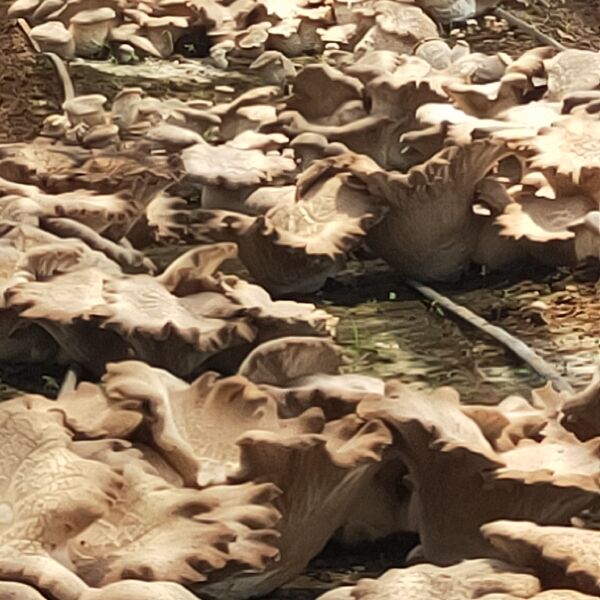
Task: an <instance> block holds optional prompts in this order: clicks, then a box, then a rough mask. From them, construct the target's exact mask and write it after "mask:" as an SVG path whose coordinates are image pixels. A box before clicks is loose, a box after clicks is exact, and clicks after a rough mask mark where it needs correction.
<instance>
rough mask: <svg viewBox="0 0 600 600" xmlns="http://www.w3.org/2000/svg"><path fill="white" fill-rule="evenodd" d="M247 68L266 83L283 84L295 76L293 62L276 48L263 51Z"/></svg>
mask: <svg viewBox="0 0 600 600" xmlns="http://www.w3.org/2000/svg"><path fill="white" fill-rule="evenodd" d="M249 68H250V69H251V70H253V71H254V72H255V73H256V74H257V75H258V76H259V77H260V78H261V79H262V80H263V81H264V83H266V84H267V85H278V86H285V85H286V84H287V83H288V82H291V81H293V80H294V79H295V77H296V68H295V67H294V63H293V62H292V61H291V60H290V59H289V58H287V57H286V56H285V55H284V54H282V53H281V52H278V51H277V50H267V51H266V52H263V53H262V54H261V55H260V56H259V57H258V58H257V59H256V60H255V61H254V62H253V63H252V64H251V65H250V67H249Z"/></svg>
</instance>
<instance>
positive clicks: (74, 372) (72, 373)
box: [57, 365, 81, 398]
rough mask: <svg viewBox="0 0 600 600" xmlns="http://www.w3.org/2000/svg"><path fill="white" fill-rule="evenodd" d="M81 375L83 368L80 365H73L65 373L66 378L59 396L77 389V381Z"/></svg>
mask: <svg viewBox="0 0 600 600" xmlns="http://www.w3.org/2000/svg"><path fill="white" fill-rule="evenodd" d="M80 376H81V369H80V368H79V366H78V365H71V366H70V367H69V369H68V370H67V372H66V374H65V378H64V379H63V382H62V385H61V386H60V390H59V391H58V396H57V398H60V397H61V396H64V395H65V394H69V393H70V392H73V391H75V388H76V387H77V381H78V380H79V377H80Z"/></svg>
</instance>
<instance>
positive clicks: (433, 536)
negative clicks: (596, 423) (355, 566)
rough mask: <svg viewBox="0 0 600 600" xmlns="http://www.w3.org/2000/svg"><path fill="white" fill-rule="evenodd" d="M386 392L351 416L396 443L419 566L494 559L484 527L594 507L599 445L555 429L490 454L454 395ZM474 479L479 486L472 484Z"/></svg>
mask: <svg viewBox="0 0 600 600" xmlns="http://www.w3.org/2000/svg"><path fill="white" fill-rule="evenodd" d="M387 386H388V387H387V388H386V396H385V399H383V400H382V399H381V398H372V399H369V400H363V401H362V402H361V403H360V404H359V406H358V409H357V412H358V414H359V415H361V416H362V417H363V418H370V419H373V418H381V419H383V420H384V421H385V422H386V423H388V424H389V425H390V426H391V427H392V428H393V429H395V430H396V432H397V434H398V435H399V436H400V439H401V440H402V444H401V455H400V457H399V458H400V459H401V460H402V461H403V462H404V463H405V464H406V466H407V467H408V470H409V478H410V480H411V481H412V484H413V485H412V487H413V502H414V504H413V508H414V510H415V511H416V512H415V514H416V518H417V526H418V532H419V537H420V540H421V544H422V550H423V554H424V557H425V558H426V560H428V561H432V562H435V563H436V564H441V565H448V564H453V563H455V562H457V561H459V560H462V559H465V558H475V557H489V558H497V557H498V554H499V553H498V552H497V551H496V550H495V549H493V548H492V547H491V546H490V545H489V544H488V542H486V540H485V539H484V537H483V536H482V535H481V533H480V532H479V527H480V526H481V525H483V524H484V523H487V522H490V521H493V520H496V519H502V518H504V519H511V518H512V519H523V520H527V519H530V520H531V519H535V521H536V522H538V523H540V524H543V525H567V524H568V523H569V520H570V519H571V518H572V517H574V516H576V515H577V514H579V513H580V512H581V511H583V510H586V509H590V508H592V507H595V506H596V505H597V503H598V498H599V496H598V490H599V489H600V488H598V482H597V480H596V475H595V473H596V471H597V458H596V456H597V455H596V454H595V453H596V452H597V447H598V441H595V442H594V444H589V445H584V444H581V443H578V442H577V440H576V439H575V438H574V436H569V434H567V433H566V432H565V431H564V430H562V431H560V428H559V429H558V430H557V432H556V435H553V436H552V437H547V438H545V439H543V440H542V441H541V442H536V441H534V440H523V441H522V442H520V443H519V444H517V446H516V447H515V448H514V449H512V450H509V451H507V452H501V453H497V452H495V451H494V450H493V449H492V447H491V445H490V443H489V442H488V440H487V439H486V438H485V436H484V435H483V432H482V431H481V429H480V428H479V426H478V425H477V424H476V423H475V422H474V421H473V420H472V419H471V418H469V417H468V416H467V414H465V412H464V411H463V410H462V409H461V407H460V404H459V397H458V394H457V393H456V392H455V391H454V390H452V389H450V388H442V389H440V390H437V391H436V392H434V393H432V394H431V395H428V396H425V395H423V393H422V392H416V391H413V390H410V389H408V388H407V387H406V386H405V385H402V384H399V383H396V382H395V383H388V384H387ZM434 465H435V466H434ZM481 478H483V480H484V481H485V485H483V487H482V486H481V483H476V482H478V481H479V482H481ZM445 485H448V486H449V488H448V489H452V496H451V497H452V503H451V505H450V504H449V503H448V502H447V500H448V496H445V495H440V494H439V490H440V487H441V486H445ZM473 486H475V487H473ZM475 488H476V491H475ZM503 498H504V499H503ZM508 498H510V499H512V500H511V501H508V500H507V499H508ZM515 498H518V502H515V501H514V499H515ZM542 498H543V507H544V508H543V510H542V511H540V506H542V504H540V503H541V502H542V500H541V499H542ZM440 502H441V503H443V507H442V505H441V504H440ZM451 507H454V508H451ZM453 511H456V512H455V513H454V514H453Z"/></svg>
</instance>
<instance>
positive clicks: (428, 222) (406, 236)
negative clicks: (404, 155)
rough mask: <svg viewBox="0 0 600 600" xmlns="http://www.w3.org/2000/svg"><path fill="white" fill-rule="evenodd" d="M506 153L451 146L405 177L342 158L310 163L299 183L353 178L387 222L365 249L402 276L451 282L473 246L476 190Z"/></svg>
mask: <svg viewBox="0 0 600 600" xmlns="http://www.w3.org/2000/svg"><path fill="white" fill-rule="evenodd" d="M505 153H506V151H505V150H504V149H502V148H501V147H500V146H499V145H496V144H494V143H489V142H487V141H478V142H474V143H469V144H467V145H461V146H453V147H449V148H446V149H444V150H442V151H441V152H439V153H437V154H436V155H434V156H433V157H432V158H430V159H429V160H428V161H426V162H425V163H424V164H422V165H419V166H417V167H413V168H412V169H410V170H409V171H408V173H406V174H405V173H399V172H396V171H385V170H383V169H381V168H380V167H379V165H377V164H376V163H374V162H373V161H371V160H369V159H368V157H365V156H358V155H348V154H346V155H341V156H338V157H334V158H331V159H324V160H321V161H318V162H317V163H314V164H313V166H312V167H311V168H309V169H308V170H307V171H306V172H305V174H304V175H303V178H305V177H306V178H307V179H309V177H308V174H309V173H310V174H311V176H314V174H317V173H321V174H324V173H326V172H327V171H330V172H336V171H341V172H346V173H351V174H352V175H353V176H355V177H356V178H357V179H359V180H360V181H362V182H363V183H364V185H365V186H366V188H367V190H368V191H369V192H370V193H371V194H372V195H373V196H375V197H376V198H378V199H380V200H381V202H382V203H383V204H384V205H385V206H387V207H388V209H389V212H388V214H387V218H385V219H383V220H381V221H380V222H379V223H378V224H376V225H375V226H374V227H372V228H371V229H369V232H368V235H367V243H368V244H369V246H370V247H371V248H372V249H373V250H374V251H375V252H376V253H377V254H378V255H379V256H381V257H382V258H384V259H385V260H387V261H388V262H389V263H390V264H391V265H393V266H394V267H395V268H397V269H398V270H399V271H400V272H402V273H404V274H406V275H409V276H414V277H418V278H424V279H433V280H451V279H455V278H457V277H458V276H460V273H461V272H462V271H463V270H464V268H465V267H466V265H467V264H468V263H469V261H470V260H471V257H472V256H473V253H474V249H475V246H476V243H477V238H478V232H479V221H478V219H477V217H476V216H475V214H474V213H473V210H472V205H473V199H474V193H475V187H476V185H477V183H478V182H479V181H480V180H481V179H482V178H483V177H484V176H485V175H486V174H487V172H488V171H489V170H490V169H491V168H492V167H493V166H494V164H495V163H496V162H497V160H498V159H499V158H501V157H502V156H503V155H504V154H505ZM309 180H310V179H309ZM440 215H443V216H444V218H443V219H442V220H441V219H440Z"/></svg>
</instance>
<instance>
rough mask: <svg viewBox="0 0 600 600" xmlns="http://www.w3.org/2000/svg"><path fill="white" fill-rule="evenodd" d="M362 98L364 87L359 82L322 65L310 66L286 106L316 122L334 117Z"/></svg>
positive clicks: (306, 68)
mask: <svg viewBox="0 0 600 600" xmlns="http://www.w3.org/2000/svg"><path fill="white" fill-rule="evenodd" d="M361 98H362V84H361V83H360V81H359V80H358V79H355V78H354V77H349V76H348V75H344V74H343V73H342V72H341V71H338V70H337V69H334V68H333V67H330V66H329V65H327V64H324V63H320V64H316V65H307V66H306V67H304V69H302V71H301V72H300V73H299V74H298V76H297V77H296V82H295V84H294V95H293V96H292V97H291V98H290V99H289V100H288V102H287V106H288V108H289V109H291V110H298V111H299V112H300V113H301V114H302V115H303V116H304V117H306V118H307V119H309V120H317V119H320V118H322V117H328V116H329V115H331V114H333V113H334V112H335V110H336V109H337V108H339V107H340V106H342V104H344V103H345V102H348V101H349V100H360V99H361Z"/></svg>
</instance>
